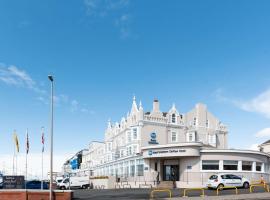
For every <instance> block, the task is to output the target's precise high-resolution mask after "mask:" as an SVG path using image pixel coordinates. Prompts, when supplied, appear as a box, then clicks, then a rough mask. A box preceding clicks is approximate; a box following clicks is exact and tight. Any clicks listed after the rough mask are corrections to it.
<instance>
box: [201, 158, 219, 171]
mask: <svg viewBox="0 0 270 200" xmlns="http://www.w3.org/2000/svg"><path fill="white" fill-rule="evenodd" d="M202 170H219V161H218V160H203V161H202Z"/></svg>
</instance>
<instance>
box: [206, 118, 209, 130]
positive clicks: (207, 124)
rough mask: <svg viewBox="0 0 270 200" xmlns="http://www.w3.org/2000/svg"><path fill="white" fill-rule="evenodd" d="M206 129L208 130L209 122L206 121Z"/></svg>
mask: <svg viewBox="0 0 270 200" xmlns="http://www.w3.org/2000/svg"><path fill="white" fill-rule="evenodd" d="M206 128H209V120H208V119H207V120H206Z"/></svg>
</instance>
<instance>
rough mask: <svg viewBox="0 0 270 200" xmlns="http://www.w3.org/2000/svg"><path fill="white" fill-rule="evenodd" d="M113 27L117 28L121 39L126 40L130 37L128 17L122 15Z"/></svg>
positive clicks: (127, 15)
mask: <svg viewBox="0 0 270 200" xmlns="http://www.w3.org/2000/svg"><path fill="white" fill-rule="evenodd" d="M115 26H116V27H118V28H119V31H120V37H121V38H122V39H125V38H128V37H129V36H130V35H131V30H130V15H129V14H123V15H121V16H120V17H119V18H118V19H116V21H115Z"/></svg>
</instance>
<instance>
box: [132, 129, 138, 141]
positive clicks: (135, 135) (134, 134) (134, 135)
mask: <svg viewBox="0 0 270 200" xmlns="http://www.w3.org/2000/svg"><path fill="white" fill-rule="evenodd" d="M132 131H133V140H137V137H138V136H137V128H133V129H132Z"/></svg>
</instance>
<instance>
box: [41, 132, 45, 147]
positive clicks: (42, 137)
mask: <svg viewBox="0 0 270 200" xmlns="http://www.w3.org/2000/svg"><path fill="white" fill-rule="evenodd" d="M44 142H45V138H44V130H43V129H42V136H41V143H42V152H44Z"/></svg>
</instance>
